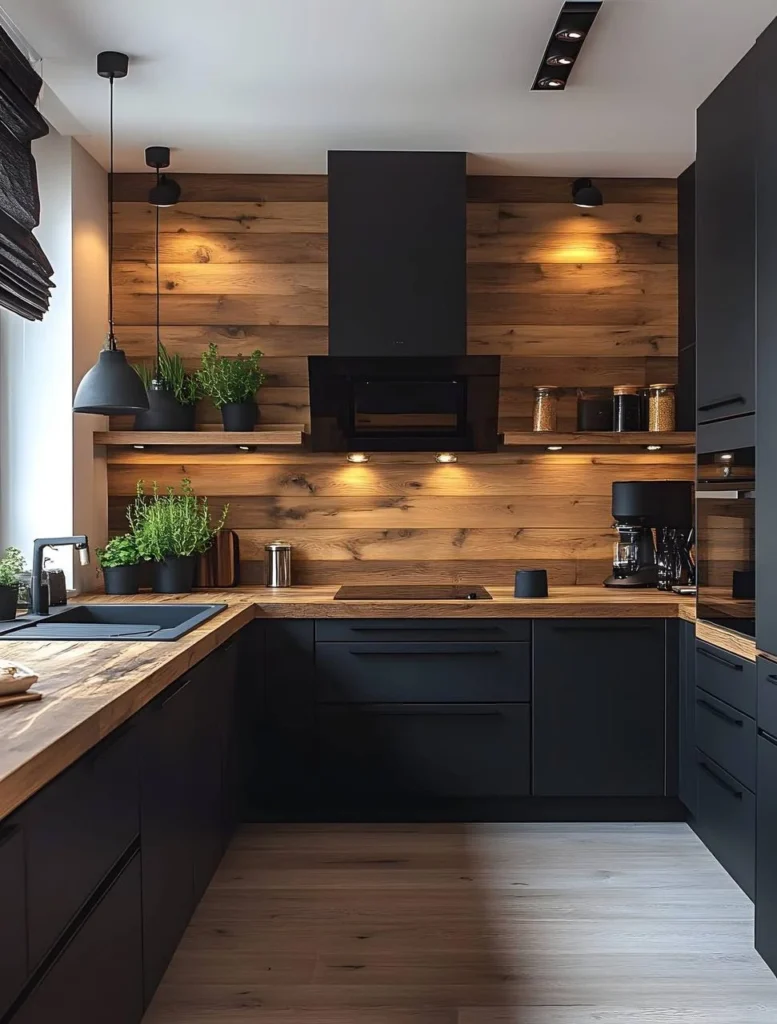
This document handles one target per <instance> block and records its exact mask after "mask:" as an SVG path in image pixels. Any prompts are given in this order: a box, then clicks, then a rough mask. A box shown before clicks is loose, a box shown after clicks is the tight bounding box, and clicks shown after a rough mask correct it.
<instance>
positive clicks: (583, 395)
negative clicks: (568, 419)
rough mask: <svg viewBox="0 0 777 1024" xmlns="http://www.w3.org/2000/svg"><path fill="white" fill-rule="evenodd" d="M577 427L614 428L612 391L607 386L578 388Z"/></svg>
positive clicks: (593, 428)
mask: <svg viewBox="0 0 777 1024" xmlns="http://www.w3.org/2000/svg"><path fill="white" fill-rule="evenodd" d="M577 429H578V432H579V433H586V432H588V431H591V430H612V391H610V390H609V389H607V388H578V391H577Z"/></svg>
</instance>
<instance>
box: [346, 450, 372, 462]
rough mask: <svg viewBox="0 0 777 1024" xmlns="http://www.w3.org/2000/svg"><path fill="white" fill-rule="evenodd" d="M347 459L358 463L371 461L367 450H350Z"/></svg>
mask: <svg viewBox="0 0 777 1024" xmlns="http://www.w3.org/2000/svg"><path fill="white" fill-rule="evenodd" d="M346 459H348V461H349V462H357V463H364V462H369V461H370V457H369V455H368V454H367V453H366V452H348V454H347V455H346Z"/></svg>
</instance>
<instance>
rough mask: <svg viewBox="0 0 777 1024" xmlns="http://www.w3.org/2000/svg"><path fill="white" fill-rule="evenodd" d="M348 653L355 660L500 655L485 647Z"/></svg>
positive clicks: (498, 652)
mask: <svg viewBox="0 0 777 1024" xmlns="http://www.w3.org/2000/svg"><path fill="white" fill-rule="evenodd" d="M348 653H349V654H352V655H353V656H354V657H355V658H450V656H451V655H453V654H455V655H456V657H457V658H461V657H467V656H468V655H469V656H471V657H476V658H481V657H484V656H488V657H493V656H495V655H497V654H501V651H497V650H496V649H495V648H493V647H486V648H484V649H483V650H482V651H472V650H468V651H455V650H446V651H354V650H352V649H351V650H349V651H348Z"/></svg>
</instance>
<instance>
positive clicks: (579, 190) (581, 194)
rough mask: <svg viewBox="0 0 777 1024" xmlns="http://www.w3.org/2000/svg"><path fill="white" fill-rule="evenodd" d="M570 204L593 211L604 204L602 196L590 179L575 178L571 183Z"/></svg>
mask: <svg viewBox="0 0 777 1024" xmlns="http://www.w3.org/2000/svg"><path fill="white" fill-rule="evenodd" d="M572 202H573V203H574V204H575V206H580V207H582V209H584V210H593V209H594V207H596V206H602V205H603V204H604V196H603V195H602V193H601V190H600V189H598V188H597V187H596V185H594V183H593V182H592V181H591V179H590V178H577V179H576V180H575V181H573V182H572Z"/></svg>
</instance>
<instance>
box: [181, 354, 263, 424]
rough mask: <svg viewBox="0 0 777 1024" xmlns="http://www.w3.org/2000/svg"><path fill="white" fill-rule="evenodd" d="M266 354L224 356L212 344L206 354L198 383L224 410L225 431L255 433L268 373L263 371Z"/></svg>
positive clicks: (199, 371)
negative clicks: (259, 392) (258, 396)
mask: <svg viewBox="0 0 777 1024" xmlns="http://www.w3.org/2000/svg"><path fill="white" fill-rule="evenodd" d="M261 358H262V353H261V352H260V351H259V349H255V350H254V351H253V352H252V353H251V355H250V356H243V355H237V356H235V357H234V358H230V357H229V356H220V355H219V350H218V348H217V346H216V345H214V344H213V343H212V342H211V344H210V345H208V350H207V352H203V353H202V366H201V368H200V369H199V370H198V371H197V381H198V383H199V386H200V388H201V390H202V392H203V394H205V395H207V396H208V398H210V399H211V401H212V402H213V404H214V405H215V406H216V407H217V408H219V409H221V419H222V422H223V424H224V430H234V431H244V430H253V429H254V427H255V426H256V421H257V420H258V418H259V410H258V409H257V407H256V392H257V390H258V389H259V388H260V387H261V386H262V384H264V381H265V376H266V375H265V374H264V373H263V372H262V370H260V369H259V360H260V359H261Z"/></svg>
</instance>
